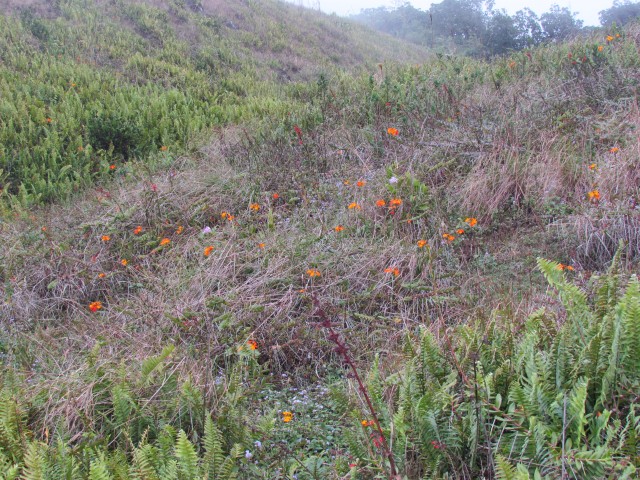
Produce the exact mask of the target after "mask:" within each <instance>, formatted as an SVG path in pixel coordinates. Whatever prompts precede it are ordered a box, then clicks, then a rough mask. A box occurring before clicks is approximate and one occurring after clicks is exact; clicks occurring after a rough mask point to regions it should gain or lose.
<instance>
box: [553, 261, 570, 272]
mask: <svg viewBox="0 0 640 480" xmlns="http://www.w3.org/2000/svg"><path fill="white" fill-rule="evenodd" d="M556 268H557V269H558V270H569V271H570V272H573V271H574V270H575V268H573V267H572V266H571V265H565V264H564V263H559V264H558V266H557V267H556Z"/></svg>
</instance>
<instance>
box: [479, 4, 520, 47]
mask: <svg viewBox="0 0 640 480" xmlns="http://www.w3.org/2000/svg"><path fill="white" fill-rule="evenodd" d="M518 34H519V31H518V28H517V26H516V22H515V21H514V19H513V18H512V17H510V16H509V15H508V14H507V12H506V11H504V10H499V11H497V12H492V15H491V16H490V17H489V20H488V22H487V28H486V34H485V37H484V42H483V43H484V46H485V48H486V49H487V53H488V54H489V55H501V54H503V53H506V52H508V51H509V50H514V49H516V48H517V47H518V44H517V38H518Z"/></svg>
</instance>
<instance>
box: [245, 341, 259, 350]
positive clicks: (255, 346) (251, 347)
mask: <svg viewBox="0 0 640 480" xmlns="http://www.w3.org/2000/svg"><path fill="white" fill-rule="evenodd" d="M247 345H249V350H257V349H258V342H256V341H255V340H248V341H247Z"/></svg>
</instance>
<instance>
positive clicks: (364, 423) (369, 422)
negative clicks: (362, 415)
mask: <svg viewBox="0 0 640 480" xmlns="http://www.w3.org/2000/svg"><path fill="white" fill-rule="evenodd" d="M360 425H362V426H363V427H364V428H367V427H372V426H373V425H375V423H374V421H373V420H362V421H361V422H360Z"/></svg>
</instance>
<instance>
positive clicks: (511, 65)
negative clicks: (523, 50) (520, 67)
mask: <svg viewBox="0 0 640 480" xmlns="http://www.w3.org/2000/svg"><path fill="white" fill-rule="evenodd" d="M515 66H516V62H514V61H513V60H512V61H510V62H509V68H514V67H515Z"/></svg>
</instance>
